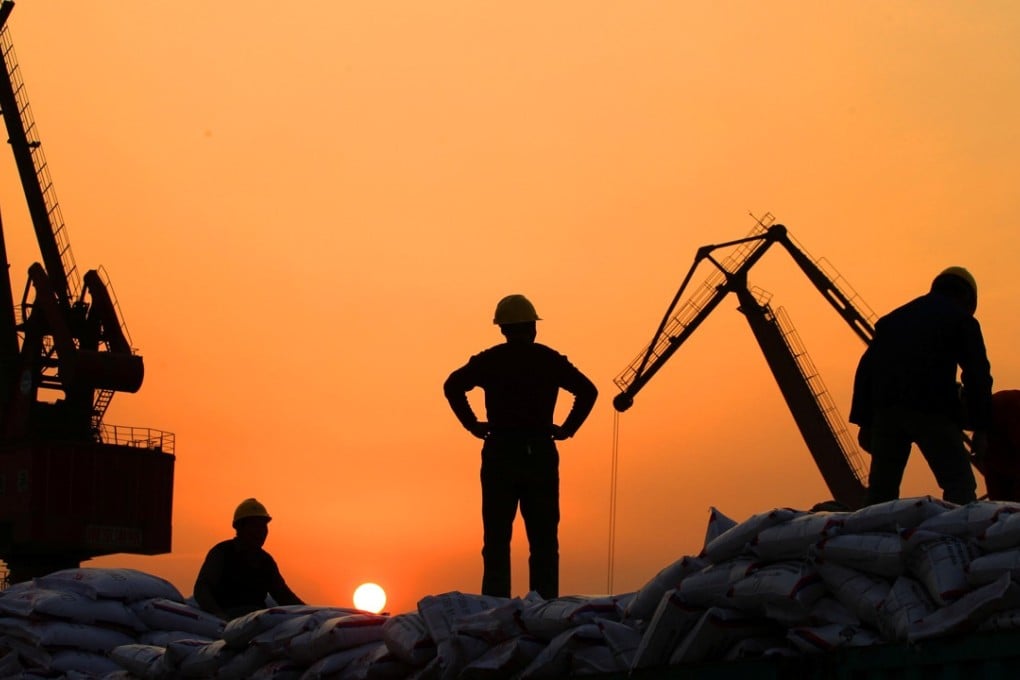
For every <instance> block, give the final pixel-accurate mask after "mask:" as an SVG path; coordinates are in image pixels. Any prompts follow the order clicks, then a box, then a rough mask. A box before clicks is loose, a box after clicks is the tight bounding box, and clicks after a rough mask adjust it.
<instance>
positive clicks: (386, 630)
mask: <svg viewBox="0 0 1020 680" xmlns="http://www.w3.org/2000/svg"><path fill="white" fill-rule="evenodd" d="M382 634H383V642H384V643H386V648H387V649H388V650H390V652H392V653H393V655H394V656H396V657H397V658H398V659H402V660H404V661H406V662H407V663H409V664H411V665H412V666H416V667H418V666H424V665H425V664H427V663H428V662H429V661H430V660H432V659H433V658H434V657H435V656H436V643H435V640H433V639H432V638H431V637H430V636H429V629H428V627H427V626H426V625H425V619H423V618H422V617H421V614H418V613H417V612H410V613H407V614H399V615H397V616H392V617H390V618H389V619H388V620H387V621H386V622H385V623H383V626H382Z"/></svg>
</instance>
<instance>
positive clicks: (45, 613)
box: [0, 588, 145, 632]
mask: <svg viewBox="0 0 1020 680" xmlns="http://www.w3.org/2000/svg"><path fill="white" fill-rule="evenodd" d="M0 612H4V613H7V614H14V615H15V616H24V617H32V616H41V617H53V618H57V619H64V620H67V621H74V622H75V623H87V624H97V623H98V624H108V625H113V626H120V627H121V628H125V629H130V630H133V631H136V632H138V631H143V630H145V624H144V623H142V622H141V620H139V618H138V617H137V616H136V615H135V613H134V612H132V611H131V610H130V609H128V607H127V606H126V605H125V604H124V603H123V602H119V601H117V600H93V599H91V598H89V597H86V596H84V595H81V594H80V593H72V592H66V591H59V590H47V589H45V588H27V589H18V590H11V589H8V590H5V591H0Z"/></svg>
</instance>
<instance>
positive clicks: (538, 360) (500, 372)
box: [443, 295, 598, 599]
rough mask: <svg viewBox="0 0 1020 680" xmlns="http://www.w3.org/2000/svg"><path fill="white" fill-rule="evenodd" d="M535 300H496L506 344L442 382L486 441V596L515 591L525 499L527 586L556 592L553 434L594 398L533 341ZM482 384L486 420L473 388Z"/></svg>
mask: <svg viewBox="0 0 1020 680" xmlns="http://www.w3.org/2000/svg"><path fill="white" fill-rule="evenodd" d="M538 320H539V317H538V314H537V313H536V312H535V307H534V306H533V305H532V304H531V302H530V301H529V300H528V299H527V298H526V297H524V296H523V295H508V296H507V297H505V298H503V299H502V300H500V301H499V304H497V305H496V314H495V317H494V319H493V323H495V324H497V325H499V329H500V331H501V332H502V333H503V335H504V337H505V338H506V342H504V343H502V344H499V345H495V346H494V347H490V348H489V349H487V350H484V351H482V352H481V353H479V354H476V355H474V356H473V357H471V359H470V360H469V361H468V362H467V364H465V365H464V366H463V367H461V368H458V369H457V370H456V371H454V372H453V373H451V374H450V377H449V378H448V379H447V380H446V383H445V384H444V385H443V392H444V393H445V394H446V398H447V400H448V401H449V402H450V406H451V408H452V409H453V412H454V414H456V416H457V419H458V420H460V422H461V424H462V425H463V426H464V428H465V429H466V430H467V431H468V432H470V433H471V434H473V435H474V436H476V437H478V438H480V439H484V440H485V443H484V444H483V445H482V470H481V480H482V529H483V532H484V536H483V545H482V565H483V575H482V594H483V595H495V596H499V597H510V538H511V533H512V531H513V523H514V517H515V516H516V515H517V506H518V504H520V508H521V517H523V518H524V528H525V531H526V533H527V535H528V545H529V548H530V556H529V560H528V567H529V572H530V589H531V590H533V591H536V592H537V593H538V594H539V595H541V596H542V597H544V598H546V599H552V598H555V597H558V596H559V559H560V557H559V539H558V528H557V527H558V525H559V520H560V503H559V452H558V451H557V449H556V444H555V442H554V440H563V439H567V438H569V437H572V436H574V433H576V432H577V430H578V429H579V428H580V427H581V424H582V423H584V421H585V419H586V418H587V417H588V414H589V413H591V410H592V407H593V406H594V405H595V399H596V397H597V396H598V390H597V389H596V388H595V385H594V384H593V383H592V381H591V380H589V379H588V378H587V377H585V376H584V374H583V373H581V372H580V371H579V370H577V368H575V367H574V365H573V364H571V363H570V361H568V360H567V358H566V357H565V356H563V355H562V354H559V353H558V352H556V351H555V350H553V349H551V348H549V347H546V346H545V345H542V344H539V343H537V342H535V334H536V330H535V322H536V321H538ZM475 387H481V388H482V390H484V392H485V413H486V421H485V422H480V421H479V420H478V418H477V417H476V416H475V414H474V411H472V409H471V405H470V404H469V403H468V398H467V392H468V391H470V390H472V389H474V388H475ZM560 389H564V390H566V391H567V392H570V393H571V394H573V395H574V403H573V405H572V407H571V409H570V412H569V413H568V414H567V417H566V418H565V419H564V421H563V424H562V425H555V424H554V423H553V415H554V413H553V411H554V410H555V406H556V398H557V397H558V396H559V391H560Z"/></svg>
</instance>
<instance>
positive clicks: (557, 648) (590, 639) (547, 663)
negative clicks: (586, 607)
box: [520, 623, 603, 680]
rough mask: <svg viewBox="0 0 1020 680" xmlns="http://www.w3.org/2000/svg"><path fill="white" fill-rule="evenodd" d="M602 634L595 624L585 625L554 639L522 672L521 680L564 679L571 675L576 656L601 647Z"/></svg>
mask: <svg viewBox="0 0 1020 680" xmlns="http://www.w3.org/2000/svg"><path fill="white" fill-rule="evenodd" d="M602 643H603V641H602V634H601V633H600V632H599V628H598V626H596V625H595V624H594V623H584V624H581V625H580V626H577V627H576V628H572V629H570V630H567V631H564V632H563V633H561V634H559V635H557V636H556V637H555V638H553V639H552V640H551V641H550V642H549V644H548V645H547V646H546V647H545V649H543V650H542V651H541V652H539V654H538V656H536V657H535V659H534V660H533V661H532V662H531V663H530V664H528V666H527V667H526V668H525V669H524V670H523V671H522V672H521V675H520V678H521V680H542V679H546V678H549V679H552V678H564V677H567V676H568V675H570V668H571V660H572V658H573V656H574V654H575V653H576V652H577V651H578V650H579V649H582V648H584V647H590V646H601V645H602Z"/></svg>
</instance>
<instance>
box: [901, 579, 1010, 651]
mask: <svg viewBox="0 0 1020 680" xmlns="http://www.w3.org/2000/svg"><path fill="white" fill-rule="evenodd" d="M1018 606H1020V586H1017V585H1016V584H1015V583H1013V581H1012V579H1011V578H1010V576H1009V574H1003V575H1002V576H1000V577H999V579H998V580H996V581H995V582H994V583H989V584H988V585H984V586H980V587H979V588H977V589H975V590H972V591H970V592H969V593H967V594H966V595H964V596H963V597H961V598H960V599H958V600H956V601H955V602H952V603H951V604H948V605H946V606H945V607H940V608H938V609H936V610H935V611H934V612H932V613H931V615H929V616H926V617H924V618H923V619H921V620H920V621H918V622H917V623H916V624H915V625H914V626H912V627H911V629H910V632H909V634H908V635H907V639H908V640H909V641H910V642H917V641H919V640H926V639H928V638H932V637H937V636H939V635H947V634H949V633H954V632H958V631H961V630H967V629H969V628H974V627H976V626H977V625H978V624H979V623H981V622H982V621H983V620H984V619H986V618H988V617H989V616H990V615H992V614H994V613H995V612H999V611H1004V610H1009V609H1015V608H1016V607H1018Z"/></svg>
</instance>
